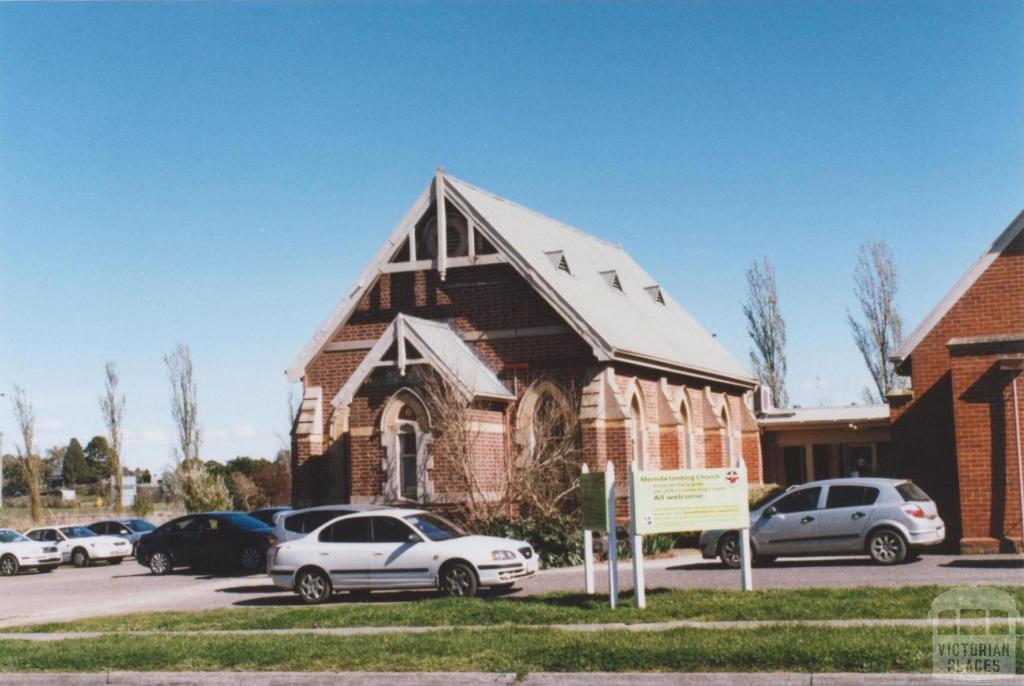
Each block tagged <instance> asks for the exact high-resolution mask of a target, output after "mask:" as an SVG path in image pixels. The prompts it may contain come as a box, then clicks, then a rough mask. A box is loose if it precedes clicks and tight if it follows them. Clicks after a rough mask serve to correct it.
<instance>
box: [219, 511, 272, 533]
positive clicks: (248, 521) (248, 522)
mask: <svg viewBox="0 0 1024 686" xmlns="http://www.w3.org/2000/svg"><path fill="white" fill-rule="evenodd" d="M221 518H222V519H223V520H224V521H225V522H227V523H228V524H230V525H231V526H233V527H235V528H236V529H244V530H246V531H259V530H261V529H268V528H270V527H268V526H267V524H266V522H261V521H260V520H258V519H256V518H255V517H250V516H249V515H247V514H241V513H237V514H226V515H222V516H221Z"/></svg>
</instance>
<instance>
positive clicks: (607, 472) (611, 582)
mask: <svg viewBox="0 0 1024 686" xmlns="http://www.w3.org/2000/svg"><path fill="white" fill-rule="evenodd" d="M604 487H605V492H606V493H607V494H608V501H607V502H608V605H609V606H610V607H612V608H613V609H614V608H615V607H616V606H617V605H618V604H619V541H618V538H617V537H616V534H615V465H614V464H613V463H612V462H609V463H608V465H607V466H606V467H605V468H604Z"/></svg>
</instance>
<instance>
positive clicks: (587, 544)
mask: <svg viewBox="0 0 1024 686" xmlns="http://www.w3.org/2000/svg"><path fill="white" fill-rule="evenodd" d="M583 473H584V474H589V473H590V469H588V468H587V465H586V464H584V465H583ZM583 478H584V479H586V477H583ZM580 488H581V490H583V483H582V480H581V484H580ZM602 495H604V494H603V493H602ZM583 575H584V578H585V580H584V586H585V587H586V592H587V595H594V534H593V532H591V530H590V529H588V528H587V522H586V520H584V521H583Z"/></svg>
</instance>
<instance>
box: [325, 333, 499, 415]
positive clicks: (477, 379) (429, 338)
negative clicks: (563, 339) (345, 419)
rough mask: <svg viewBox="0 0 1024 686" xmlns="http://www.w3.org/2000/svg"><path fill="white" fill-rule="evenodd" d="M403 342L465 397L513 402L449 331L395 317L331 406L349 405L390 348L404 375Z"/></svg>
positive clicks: (471, 352)
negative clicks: (392, 349)
mask: <svg viewBox="0 0 1024 686" xmlns="http://www.w3.org/2000/svg"><path fill="white" fill-rule="evenodd" d="M406 342H408V343H411V344H412V345H413V347H415V349H416V350H417V351H418V352H419V353H420V354H421V355H422V356H423V360H425V361H426V362H427V363H428V364H430V366H432V367H433V368H434V369H436V370H437V371H439V372H440V373H441V374H442V375H443V376H444V377H445V378H446V379H447V380H448V381H450V382H451V383H453V384H454V385H455V387H456V388H458V389H459V390H460V391H461V392H462V393H463V394H465V395H466V396H467V397H469V398H476V397H485V398H499V399H502V400H515V395H514V394H513V393H512V392H511V391H510V390H508V388H507V387H506V386H505V384H503V383H502V382H501V381H499V380H498V376H497V375H496V374H495V373H494V370H493V369H491V368H490V367H489V366H487V364H485V363H484V361H483V360H481V359H480V358H479V357H477V355H476V353H474V352H473V350H472V349H471V348H470V347H469V346H468V345H466V343H465V342H464V341H463V340H462V338H461V337H460V336H459V334H458V333H457V332H456V331H455V330H454V329H452V327H450V326H449V325H447V324H443V323H441V322H432V321H430V320H428V319H420V318H419V317H410V316H409V315H406V314H399V315H398V316H397V317H395V319H394V321H392V322H391V324H389V325H388V328H387V329H385V330H384V333H382V334H381V336H380V338H379V339H377V342H376V343H375V344H374V345H373V347H372V348H371V349H370V352H368V353H367V354H366V357H364V358H363V361H362V362H360V363H359V366H358V367H356V369H355V371H353V372H352V374H351V376H349V377H348V380H346V381H345V385H343V386H342V387H341V389H340V390H339V391H338V393H337V395H335V396H334V398H333V399H332V400H331V404H332V405H334V406H335V407H337V406H339V405H349V404H351V403H352V398H353V397H354V396H355V394H356V391H358V390H359V387H360V386H362V385H363V382H364V381H365V380H366V377H368V376H369V375H370V374H371V373H372V372H373V370H374V368H375V367H376V366H377V363H378V362H380V361H381V360H382V359H383V357H384V355H385V354H387V351H388V350H389V349H390V348H391V346H393V345H397V346H399V347H400V351H399V353H398V355H399V357H398V362H397V364H398V365H399V366H400V368H402V372H403V373H404V372H405V370H404V365H405V364H406V360H405V359H404V358H405V355H406V352H405V344H406ZM408 363H409V364H414V363H415V361H413V360H408Z"/></svg>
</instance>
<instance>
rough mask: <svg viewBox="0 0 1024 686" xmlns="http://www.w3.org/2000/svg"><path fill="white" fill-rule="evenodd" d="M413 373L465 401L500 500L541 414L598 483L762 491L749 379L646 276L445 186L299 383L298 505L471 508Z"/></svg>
mask: <svg viewBox="0 0 1024 686" xmlns="http://www.w3.org/2000/svg"><path fill="white" fill-rule="evenodd" d="M442 208H443V209H442ZM417 368H420V369H422V368H429V369H432V370H433V371H434V372H436V374H437V375H438V376H440V377H441V378H444V379H446V380H447V381H448V382H449V384H450V385H451V386H452V387H453V388H457V389H458V391H459V392H460V393H461V394H463V395H464V397H465V398H466V399H467V401H468V402H469V408H470V409H469V410H468V412H467V420H466V421H467V422H470V423H471V424H472V425H473V427H474V428H475V430H476V431H478V432H479V434H480V436H482V437H483V440H480V441H478V442H476V443H474V451H475V453H474V455H473V461H474V468H475V469H476V470H477V473H478V474H479V475H480V476H481V478H482V479H484V480H489V483H491V484H492V485H493V486H494V487H495V488H497V487H498V486H500V483H499V482H500V481H501V479H502V478H503V477H502V470H501V468H500V464H507V463H508V460H509V458H510V457H513V458H514V457H515V456H517V455H520V454H525V453H526V452H528V450H529V446H530V443H531V441H532V440H534V438H533V434H534V425H533V423H534V421H535V416H536V413H537V408H538V407H540V406H541V405H542V404H544V403H556V404H557V405H558V406H559V407H562V408H564V410H565V411H567V412H568V411H571V412H574V413H575V415H574V416H575V417H577V418H578V426H579V427H580V431H579V437H580V438H579V444H580V450H579V454H580V458H581V459H582V460H583V461H585V462H587V463H588V464H589V466H590V467H591V468H592V469H594V468H596V469H602V468H603V467H604V465H605V464H606V463H607V462H608V461H612V462H614V463H615V468H616V473H617V475H619V476H620V477H622V476H623V475H624V474H625V473H626V468H627V465H628V464H629V462H630V461H631V460H634V459H635V460H636V461H637V462H638V463H639V465H640V466H641V468H646V469H673V468H680V467H702V466H707V467H714V466H732V465H737V464H739V463H740V461H741V460H742V461H743V462H745V464H746V465H747V469H748V473H749V478H750V481H751V482H752V483H759V482H760V481H761V448H760V441H759V433H758V426H757V422H756V420H755V418H754V415H753V412H752V396H753V390H754V388H755V386H756V381H755V380H754V379H753V378H752V377H751V376H750V375H749V373H748V372H747V371H746V370H745V369H744V368H743V367H742V365H740V364H739V363H738V362H737V361H736V360H735V359H734V358H733V357H732V356H731V355H730V354H729V353H728V352H727V351H726V350H725V349H724V348H723V347H722V346H721V345H720V344H719V343H718V341H717V340H715V338H714V336H712V335H711V334H709V333H708V332H707V331H705V330H704V329H703V328H701V327H700V325H698V324H697V322H696V321H694V320H693V318H692V317H690V315H689V314H687V313H686V311H685V310H683V308H682V307H680V305H679V304H677V303H676V301H675V300H673V299H672V297H671V296H669V294H668V293H667V292H666V291H665V290H664V289H663V288H662V287H661V286H660V285H659V284H658V282H657V281H656V280H655V279H654V278H653V277H652V276H650V275H649V274H647V273H646V272H645V271H644V270H643V269H642V268H641V267H640V266H639V265H638V264H637V263H636V262H634V261H633V259H632V258H630V256H629V255H627V254H626V253H625V252H624V251H623V250H622V248H621V247H619V246H617V245H614V244H611V243H608V242H606V241H603V240H600V239H598V238H595V237H593V236H590V235H588V234H586V233H583V232H582V231H579V230H577V229H574V228H572V227H569V226H566V225H565V224H561V223H559V222H557V221H554V220H552V219H549V218H547V217H544V216H542V215H540V214H538V213H536V212H533V211H532V210H529V209H526V208H524V207H521V206H519V205H516V204H514V203H512V202H509V201H508V200H504V199H502V198H499V197H497V196H494V195H492V194H490V193H488V192H486V191H483V190H481V189H479V188H476V187H474V186H472V185H470V184H468V183H465V182H464V181H460V180H458V179H455V178H453V177H451V176H447V175H445V174H444V173H443V172H440V171H438V173H437V174H436V176H435V177H434V178H433V179H432V180H431V182H430V183H429V184H428V185H427V187H426V188H425V189H424V190H423V192H422V193H421V194H420V195H419V197H418V198H416V200H415V202H414V203H413V204H412V207H411V208H410V209H409V211H408V213H407V214H406V216H405V218H404V219H402V221H401V222H400V223H399V225H398V227H397V228H396V229H395V230H394V231H393V232H392V233H391V235H390V236H389V237H388V238H387V240H386V241H385V242H384V245H383V247H382V248H381V249H380V251H379V252H378V253H377V255H376V257H375V258H374V259H373V261H372V262H371V263H370V264H369V265H368V266H367V267H366V269H365V270H364V271H363V273H362V274H360V275H359V276H358V277H357V278H356V279H355V284H354V286H353V287H352V288H351V289H350V290H349V291H348V292H347V293H346V294H345V296H344V297H343V298H342V299H341V301H340V302H339V303H338V304H337V306H336V307H335V308H334V310H333V311H332V312H331V313H330V315H329V316H328V317H327V319H326V321H324V323H323V324H322V325H321V327H320V328H319V329H318V330H317V331H316V333H315V335H314V336H313V338H312V340H311V341H310V342H309V343H308V344H307V345H306V347H305V348H304V349H303V350H302V351H301V353H300V354H299V356H298V357H297V358H296V360H295V361H294V362H293V363H292V365H291V366H290V367H289V369H288V372H287V374H288V378H289V380H291V381H302V384H303V399H302V405H301V407H300V409H299V412H298V416H297V417H296V420H295V423H294V425H293V430H292V456H293V457H292V469H293V501H294V503H295V504H296V505H307V504H319V503H332V502H352V503H384V502H409V503H418V504H423V505H426V504H431V505H433V504H437V505H443V504H457V503H459V502H460V501H461V500H462V499H463V498H464V496H465V494H464V493H460V492H459V488H458V487H457V485H456V484H457V483H458V480H456V479H454V478H453V475H454V470H455V469H457V465H456V464H454V461H453V459H452V457H451V455H449V454H446V450H445V449H444V445H445V443H444V440H435V439H437V438H438V436H437V435H436V433H437V430H436V428H435V427H434V426H433V425H432V417H431V413H430V411H429V403H428V402H426V401H425V399H424V392H423V389H422V388H419V387H417V385H416V383H415V381H414V379H415V378H416V375H415V374H413V373H411V371H414V370H416V369H417ZM574 389H575V390H574ZM624 492H625V489H621V490H620V493H622V494H624Z"/></svg>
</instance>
